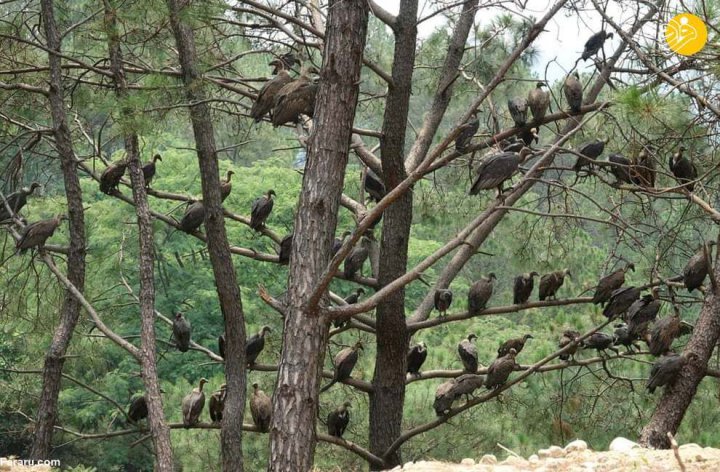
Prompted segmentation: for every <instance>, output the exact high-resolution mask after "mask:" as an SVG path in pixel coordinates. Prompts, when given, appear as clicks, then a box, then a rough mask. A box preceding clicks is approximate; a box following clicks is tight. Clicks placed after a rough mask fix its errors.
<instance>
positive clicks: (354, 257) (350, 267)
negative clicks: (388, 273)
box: [343, 236, 372, 280]
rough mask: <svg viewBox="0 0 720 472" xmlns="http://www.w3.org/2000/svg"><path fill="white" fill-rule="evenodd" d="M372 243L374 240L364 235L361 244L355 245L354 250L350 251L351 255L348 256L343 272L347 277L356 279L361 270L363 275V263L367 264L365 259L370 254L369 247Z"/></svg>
mask: <svg viewBox="0 0 720 472" xmlns="http://www.w3.org/2000/svg"><path fill="white" fill-rule="evenodd" d="M371 243H372V241H370V239H368V238H367V237H366V236H363V237H362V238H360V245H359V246H356V247H354V248H353V250H352V251H351V252H350V255H348V256H347V259H345V264H344V267H343V269H344V270H343V272H344V274H345V278H346V279H348V280H352V279H354V278H355V275H356V274H357V273H358V272H360V275H362V267H363V264H365V261H366V260H367V258H368V256H369V255H370V250H369V249H368V247H369V245H370V244H371Z"/></svg>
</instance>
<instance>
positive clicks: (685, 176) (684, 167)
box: [668, 145, 698, 192]
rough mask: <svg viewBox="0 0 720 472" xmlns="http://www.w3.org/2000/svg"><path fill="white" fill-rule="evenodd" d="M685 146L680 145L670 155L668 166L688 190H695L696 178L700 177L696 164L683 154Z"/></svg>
mask: <svg viewBox="0 0 720 472" xmlns="http://www.w3.org/2000/svg"><path fill="white" fill-rule="evenodd" d="M684 151H685V146H682V145H681V146H680V149H678V151H677V152H676V153H675V154H673V155H672V156H671V157H670V160H669V162H668V166H669V167H670V170H671V171H672V173H673V175H674V176H675V178H676V179H677V181H678V183H679V184H680V185H685V188H687V190H688V192H692V191H693V190H695V184H694V183H693V181H694V180H696V179H697V177H698V171H697V167H695V164H693V163H692V162H690V159H688V158H687V157H685V156H683V152H684Z"/></svg>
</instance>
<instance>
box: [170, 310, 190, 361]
mask: <svg viewBox="0 0 720 472" xmlns="http://www.w3.org/2000/svg"><path fill="white" fill-rule="evenodd" d="M172 331H173V339H174V340H175V346H177V348H178V351H180V352H187V351H188V350H189V349H190V335H191V333H192V326H191V325H190V322H189V321H188V320H186V319H185V317H184V316H183V314H182V313H181V312H179V311H178V312H176V313H175V319H174V320H173V325H172Z"/></svg>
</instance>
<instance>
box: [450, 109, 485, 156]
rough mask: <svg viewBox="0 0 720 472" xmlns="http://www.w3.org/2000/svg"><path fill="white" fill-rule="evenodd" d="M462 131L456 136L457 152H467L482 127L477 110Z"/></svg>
mask: <svg viewBox="0 0 720 472" xmlns="http://www.w3.org/2000/svg"><path fill="white" fill-rule="evenodd" d="M461 128H462V131H460V134H458V137H457V138H455V150H456V151H457V152H465V149H467V147H468V146H469V145H470V143H471V142H472V138H473V136H475V133H477V132H478V130H479V129H480V120H479V119H478V117H477V112H475V113H473V115H472V117H471V118H470V119H469V120H468V121H467V122H465V124H463V125H462V127H461Z"/></svg>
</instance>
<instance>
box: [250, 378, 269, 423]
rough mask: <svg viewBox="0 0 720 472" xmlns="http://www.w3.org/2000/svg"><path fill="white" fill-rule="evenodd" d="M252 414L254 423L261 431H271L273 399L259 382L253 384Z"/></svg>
mask: <svg viewBox="0 0 720 472" xmlns="http://www.w3.org/2000/svg"><path fill="white" fill-rule="evenodd" d="M250 414H251V415H252V420H253V423H255V426H257V427H258V429H259V430H260V432H261V433H267V432H268V431H270V420H271V418H272V416H271V414H272V401H271V400H270V397H268V396H267V394H266V393H265V392H263V391H262V390H260V387H259V386H258V384H257V383H254V384H253V393H252V395H251V396H250Z"/></svg>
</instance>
